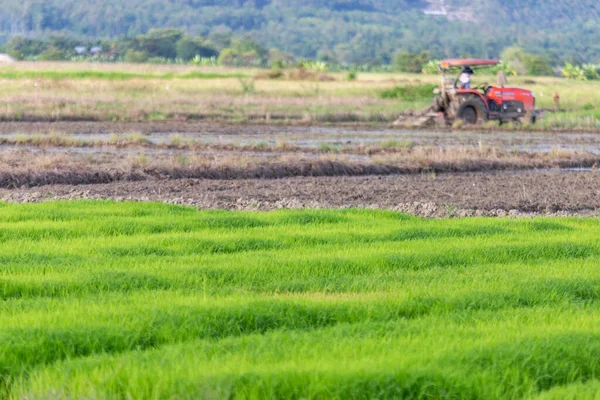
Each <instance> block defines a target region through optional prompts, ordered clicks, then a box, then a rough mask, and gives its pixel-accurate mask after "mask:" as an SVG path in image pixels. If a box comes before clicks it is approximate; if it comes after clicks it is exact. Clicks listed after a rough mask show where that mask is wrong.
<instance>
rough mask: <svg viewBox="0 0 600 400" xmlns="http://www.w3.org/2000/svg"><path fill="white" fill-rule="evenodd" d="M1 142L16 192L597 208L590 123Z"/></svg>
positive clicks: (455, 208) (43, 134)
mask: <svg viewBox="0 0 600 400" xmlns="http://www.w3.org/2000/svg"><path fill="white" fill-rule="evenodd" d="M0 143H2V145H0V188H1V189H0V199H2V200H3V201H9V202H34V201H35V202H37V201H46V200H54V199H115V200H138V201H162V202H170V203H177V204H187V205H193V206H196V207H199V208H211V209H242V210H255V209H256V210H270V209H276V208H300V207H311V208H339V207H373V208H383V209H392V210H402V211H406V212H410V213H413V214H417V215H422V216H427V217H443V216H470V215H493V216H523V215H534V214H547V215H600V212H598V211H596V210H600V179H599V178H600V173H599V172H597V167H598V165H599V164H600V134H594V133H585V132H573V133H568V132H560V133H556V132H546V133H540V132H536V133H531V132H499V131H496V132H494V131H485V132H484V131H482V132H478V131H476V130H472V131H454V132H451V131H440V130H437V131H436V130H434V131H419V130H394V129H387V128H385V129H382V128H358V127H338V128H333V127H318V126H261V125H227V124H225V125H223V124H198V123H193V124H188V123H152V124H147V123H135V124H114V123H108V124H106V123H57V124H47V123H46V124H42V123H36V124H29V123H4V124H0Z"/></svg>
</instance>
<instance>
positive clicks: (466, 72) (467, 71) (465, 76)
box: [458, 65, 475, 89]
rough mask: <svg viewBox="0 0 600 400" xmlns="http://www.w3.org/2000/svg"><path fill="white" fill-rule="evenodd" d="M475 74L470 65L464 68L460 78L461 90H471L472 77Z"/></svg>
mask: <svg viewBox="0 0 600 400" xmlns="http://www.w3.org/2000/svg"><path fill="white" fill-rule="evenodd" d="M474 73H475V72H473V70H472V69H471V67H469V66H468V65H465V66H464V67H463V69H462V71H460V77H459V78H458V80H459V81H460V88H461V89H471V75H473V74H474Z"/></svg>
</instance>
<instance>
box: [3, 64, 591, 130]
mask: <svg viewBox="0 0 600 400" xmlns="http://www.w3.org/2000/svg"><path fill="white" fill-rule="evenodd" d="M290 71H291V70H290ZM290 71H288V72H290ZM291 72H293V71H291ZM291 72H290V73H291ZM264 73H265V71H261V70H253V69H236V68H217V67H210V68H208V67H202V68H199V67H190V66H177V65H169V66H163V65H161V66H157V65H140V64H137V65H133V64H129V65H128V64H109V65H105V64H80V63H26V62H24V63H18V64H16V66H15V65H11V66H3V67H1V66H0V80H1V81H2V93H1V94H0V120H8V121H35V122H38V121H156V120H167V121H173V120H174V121H190V120H191V121H194V120H203V121H206V120H209V121H227V122H240V123H245V122H248V121H252V122H261V123H269V124H289V123H290V122H292V123H315V122H316V123H320V124H336V125H339V124H349V125H356V124H363V125H378V126H382V125H387V124H389V123H391V122H393V121H394V120H395V119H396V118H397V117H398V116H399V114H400V113H402V112H404V111H407V110H413V111H414V110H421V109H424V108H426V107H427V106H429V105H430V104H431V100H432V99H433V96H434V95H433V93H432V90H433V88H434V87H436V86H437V85H438V84H439V77H438V76H436V75H416V74H412V75H411V74H375V73H361V74H360V75H359V76H357V77H356V79H346V78H347V77H346V76H345V75H344V74H328V75H331V77H332V78H334V79H335V80H331V81H330V80H325V81H318V82H315V81H313V80H312V78H311V77H310V76H296V77H291V76H287V75H286V74H284V76H282V77H280V79H257V80H254V78H253V77H255V76H257V75H258V76H260V75H261V74H264ZM313 78H314V77H313ZM494 81H495V78H494V77H491V76H480V75H477V76H476V77H475V82H474V85H475V86H479V85H481V84H483V83H485V82H489V83H492V84H493V83H494ZM510 85H514V86H520V87H525V88H529V89H531V90H532V91H533V92H534V93H535V94H536V98H537V106H538V107H539V108H546V109H553V108H554V104H553V97H554V93H555V92H556V93H559V95H560V99H561V100H560V104H561V107H560V112H558V113H548V115H547V117H546V119H543V120H541V121H540V122H539V123H538V124H536V125H535V126H527V127H525V128H526V129H527V130H554V129H562V130H573V129H576V130H579V129H585V130H594V131H597V130H600V112H599V111H598V109H597V108H596V107H595V106H594V105H595V104H600V82H593V81H590V82H575V81H568V80H565V79H559V78H536V79H535V81H532V80H531V79H528V78H526V77H525V78H524V77H517V78H512V77H511V82H510ZM495 126H496V127H497V125H495ZM489 128H492V127H491V126H490V127H489ZM504 128H506V127H504ZM519 129H522V127H519Z"/></svg>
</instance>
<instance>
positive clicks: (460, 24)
mask: <svg viewBox="0 0 600 400" xmlns="http://www.w3.org/2000/svg"><path fill="white" fill-rule="evenodd" d="M3 3H4V4H3V13H2V14H1V15H0V35H1V36H2V38H4V39H6V38H8V37H9V36H11V35H17V34H18V35H26V36H29V35H40V34H42V33H47V32H51V31H63V32H68V33H72V34H74V35H77V36H82V37H102V38H106V37H116V36H120V35H125V36H133V35H136V34H140V33H145V32H147V31H148V30H149V29H151V28H155V27H177V28H183V29H185V30H186V31H188V32H189V33H192V34H200V35H204V36H211V35H213V36H214V35H215V34H228V33H234V34H248V35H251V36H253V37H255V38H256V39H257V40H259V41H260V42H261V43H263V44H264V45H265V46H266V47H269V48H271V47H274V48H278V49H280V50H283V51H287V52H290V53H293V54H295V55H296V56H300V57H317V56H320V57H325V58H327V57H333V58H335V59H337V60H339V61H342V62H351V63H353V62H366V61H371V60H376V61H379V62H385V61H386V60H389V57H390V56H392V55H393V54H394V53H395V52H397V51H399V50H406V51H415V52H417V51H421V50H427V51H429V52H430V53H431V54H432V55H433V56H434V57H444V56H460V55H473V56H478V57H487V56H497V55H498V54H499V53H500V52H501V50H502V49H503V48H504V47H507V46H510V45H513V44H519V45H521V46H524V47H526V48H527V49H529V50H530V51H534V52H540V53H546V54H548V55H550V56H551V57H552V58H553V59H555V60H559V59H560V60H570V59H572V58H574V57H575V58H579V59H580V61H594V62H595V61H598V60H599V59H600V56H598V55H599V54H600V44H599V43H600V40H599V39H600V33H599V32H600V29H598V28H600V5H599V4H598V3H597V2H596V1H595V0H569V1H567V0H549V1H541V0H524V1H520V2H517V1H516V0H506V1H501V0H469V1H467V0H319V1H317V0H308V1H304V2H302V5H300V6H298V3H297V2H296V1H292V0H221V1H219V0H178V1H175V0H127V1H126V2H125V4H123V2H122V1H121V0H105V1H91V0H87V1H75V0H26V1H24V2H22V1H21V0H5V1H4V2H3Z"/></svg>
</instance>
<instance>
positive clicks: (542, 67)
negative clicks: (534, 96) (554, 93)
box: [523, 54, 554, 76]
mask: <svg viewBox="0 0 600 400" xmlns="http://www.w3.org/2000/svg"><path fill="white" fill-rule="evenodd" d="M523 65H524V66H525V68H526V69H527V73H528V74H529V75H533V76H552V75H554V68H553V67H552V64H551V63H550V59H549V58H548V57H546V56H542V55H539V54H527V55H525V56H524V59H523Z"/></svg>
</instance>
